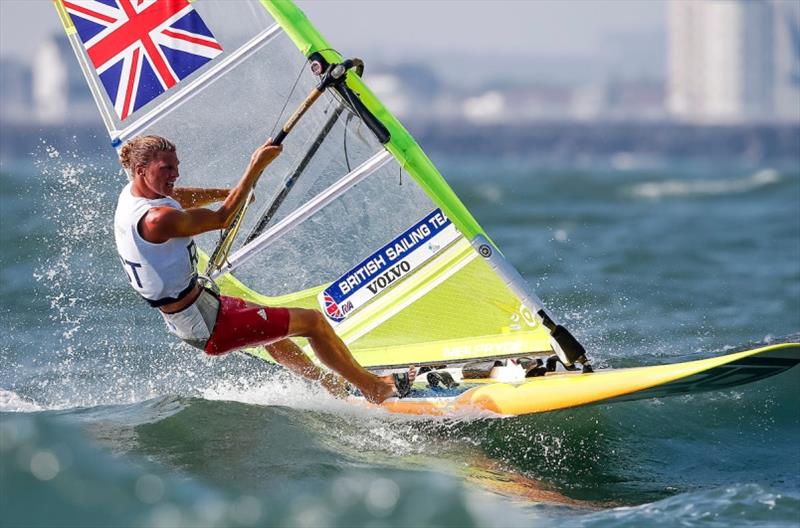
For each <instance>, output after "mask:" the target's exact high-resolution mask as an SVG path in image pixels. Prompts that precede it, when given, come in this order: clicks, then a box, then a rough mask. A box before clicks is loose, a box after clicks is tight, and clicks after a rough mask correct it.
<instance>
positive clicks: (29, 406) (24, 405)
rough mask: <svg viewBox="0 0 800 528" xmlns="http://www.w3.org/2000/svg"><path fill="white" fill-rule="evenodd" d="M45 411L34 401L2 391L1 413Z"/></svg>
mask: <svg viewBox="0 0 800 528" xmlns="http://www.w3.org/2000/svg"><path fill="white" fill-rule="evenodd" d="M42 410H44V409H43V408H42V407H40V406H39V405H37V404H36V403H34V402H33V401H31V400H29V399H27V398H23V397H22V396H20V395H19V394H17V393H15V392H12V391H8V390H4V389H0V412H36V411H42Z"/></svg>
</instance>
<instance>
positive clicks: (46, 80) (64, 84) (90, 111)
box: [32, 35, 98, 124]
mask: <svg viewBox="0 0 800 528" xmlns="http://www.w3.org/2000/svg"><path fill="white" fill-rule="evenodd" d="M32 74H33V105H34V113H35V117H36V119H37V120H38V121H39V122H41V123H48V124H58V123H63V122H66V121H67V120H69V122H70V123H73V124H74V123H86V122H94V121H97V119H98V115H97V109H96V107H95V105H94V102H93V100H92V95H91V92H90V91H89V88H88V87H87V86H86V80H85V79H84V77H83V74H82V73H81V69H80V67H79V66H78V62H77V61H76V60H75V56H74V54H73V51H72V48H71V47H70V44H69V41H68V40H67V38H66V37H65V36H63V35H54V36H52V37H50V38H49V39H46V40H44V41H43V42H42V43H41V44H40V45H39V48H38V49H37V50H36V54H35V55H34V58H33V65H32Z"/></svg>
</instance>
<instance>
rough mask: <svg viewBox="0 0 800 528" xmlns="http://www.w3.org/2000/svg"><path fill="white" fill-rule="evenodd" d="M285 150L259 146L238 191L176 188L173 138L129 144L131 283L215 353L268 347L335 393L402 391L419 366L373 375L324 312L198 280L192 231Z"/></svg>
mask: <svg viewBox="0 0 800 528" xmlns="http://www.w3.org/2000/svg"><path fill="white" fill-rule="evenodd" d="M281 150H282V147H280V146H273V145H271V144H270V141H267V142H266V143H264V144H263V145H261V146H260V147H258V148H257V149H256V150H255V152H253V155H252V156H251V158H250V163H249V164H248V166H247V169H246V170H245V172H244V174H243V175H242V177H241V179H240V180H239V182H238V183H237V184H236V186H235V187H233V188H232V189H199V188H180V187H175V181H176V180H177V179H178V176H179V171H178V165H179V160H178V157H177V155H176V152H175V146H174V145H173V144H172V143H171V142H170V141H168V140H167V139H165V138H162V137H159V136H142V137H137V138H134V139H131V140H130V141H128V142H127V143H125V144H124V145H123V147H122V149H121V151H120V161H121V162H122V166H123V167H125V169H126V171H127V172H128V175H129V177H130V179H131V182H130V183H129V184H128V185H126V186H125V188H124V189H123V190H122V193H121V194H120V197H119V201H118V203H117V210H116V213H115V216H114V235H115V239H116V243H117V250H118V252H119V254H120V259H121V261H122V264H123V267H124V268H125V271H126V273H127V275H128V279H129V280H130V283H131V285H132V286H133V288H134V289H135V290H136V291H137V292H138V293H139V294H140V295H141V296H142V297H144V299H145V300H146V301H147V302H148V303H149V304H150V305H151V306H153V307H157V308H158V309H159V310H160V311H161V314H162V316H163V317H164V320H165V322H166V324H167V327H168V329H169V330H170V331H171V332H172V333H173V334H175V335H177V336H178V337H179V338H181V339H182V340H183V341H185V342H187V343H189V344H191V345H193V346H195V347H197V348H200V349H201V350H203V351H205V352H206V353H207V354H212V355H218V354H224V353H226V352H230V351H233V350H237V349H240V348H245V347H252V346H264V347H265V348H266V350H267V351H268V352H269V354H270V355H271V356H272V357H273V358H274V359H275V360H276V361H277V362H278V363H280V364H282V365H284V366H285V367H287V368H288V369H289V370H291V371H292V372H294V373H296V374H298V375H301V376H303V377H305V378H308V379H311V380H314V381H318V382H319V383H320V384H321V385H322V386H323V387H325V388H326V389H327V390H328V391H329V392H331V393H332V394H334V395H336V396H344V395H345V394H346V390H345V386H346V384H345V382H344V380H347V381H349V382H350V383H352V384H353V385H355V386H356V387H358V388H359V389H360V390H361V392H362V393H363V394H364V396H365V397H366V398H367V399H368V400H369V401H371V402H374V403H380V402H382V401H383V400H385V399H387V398H389V397H392V396H403V395H404V394H406V393H407V392H408V389H409V387H410V383H411V382H413V380H414V377H415V376H416V369H414V368H413V367H412V368H410V369H409V371H408V373H407V374H406V373H403V374H401V375H393V376H383V377H381V376H376V375H374V374H372V373H370V372H369V371H367V370H366V369H364V368H363V367H362V366H360V365H359V364H358V363H357V362H356V361H355V359H354V358H353V356H352V354H351V353H350V351H349V350H348V348H347V346H346V345H345V344H344V342H343V341H342V340H341V339H340V338H339V336H337V335H336V332H335V331H334V330H333V328H332V327H331V326H330V324H328V322H327V321H326V319H325V317H324V316H323V315H322V314H321V313H320V312H319V311H318V310H310V309H303V308H274V307H268V306H261V305H257V304H253V303H250V302H246V301H244V300H242V299H239V298H234V297H227V296H225V295H220V294H219V293H218V292H216V291H215V290H214V289H213V287H212V286H213V283H209V282H205V281H203V280H198V275H197V271H196V266H197V250H196V246H195V243H194V240H193V239H192V237H193V236H195V235H199V234H201V233H205V232H207V231H214V230H217V229H224V228H225V227H227V226H228V225H230V223H231V222H232V221H233V218H234V216H235V215H236V212H237V211H238V210H239V208H240V207H241V206H242V204H243V203H244V202H245V201H246V200H247V199H248V195H249V190H250V189H251V188H252V186H253V185H254V183H255V181H256V180H257V179H258V177H259V176H260V174H261V172H262V171H263V170H264V169H265V168H266V167H267V166H268V165H269V164H270V163H271V162H272V160H274V159H275V158H276V157H277V156H278V155H279V154H280V152H281ZM216 202H222V205H221V206H220V207H219V208H218V209H216V210H213V209H209V208H207V207H205V206H207V205H210V204H212V203H216ZM290 337H304V338H306V339H308V341H309V343H310V344H311V347H312V348H313V349H314V352H315V354H316V356H317V357H318V358H319V359H320V361H322V363H323V364H324V365H325V366H327V367H328V368H330V369H331V370H332V371H333V372H335V373H336V374H338V375H336V374H334V373H331V372H325V371H323V370H322V369H320V368H319V367H317V366H316V365H315V364H314V363H313V362H312V361H311V360H310V359H309V358H308V356H307V355H306V354H305V353H304V352H303V351H302V349H301V348H300V347H299V346H297V345H296V344H295V343H294V342H293V341H292V340H291V339H289V338H290ZM342 378H344V379H342Z"/></svg>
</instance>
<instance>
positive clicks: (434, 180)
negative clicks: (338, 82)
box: [261, 0, 497, 249]
mask: <svg viewBox="0 0 800 528" xmlns="http://www.w3.org/2000/svg"><path fill="white" fill-rule="evenodd" d="M261 3H262V4H263V5H264V7H265V8H266V9H267V10H268V11H269V13H270V14H271V15H272V17H273V18H274V19H275V21H276V22H278V24H280V25H281V26H282V27H283V29H284V31H285V32H286V34H287V35H289V37H290V38H291V39H292V41H293V42H294V43H295V45H296V46H297V47H298V49H299V50H300V51H301V52H302V53H303V54H305V56H306V57H307V56H309V55H311V54H312V53H315V52H316V53H320V54H321V55H322V56H323V57H324V58H325V60H327V61H328V62H340V61H341V60H342V56H341V55H340V54H339V53H338V52H336V51H335V50H333V49H331V46H330V44H329V43H328V41H327V40H325V38H324V37H323V36H322V35H321V34H320V33H319V31H317V29H316V28H315V27H314V26H313V25H312V24H311V22H310V21H309V20H308V18H307V17H306V15H305V13H303V11H301V10H300V8H298V7H297V6H296V5H295V4H294V3H293V2H291V1H290V0H261ZM346 82H347V85H348V86H349V87H350V89H351V90H353V92H355V94H356V95H357V96H358V97H359V99H360V100H361V102H362V103H364V106H366V108H367V109H368V110H369V111H370V112H371V113H372V114H373V115H374V116H375V117H376V118H377V119H378V120H379V121H380V122H381V123H383V125H384V126H385V127H386V128H387V129H388V130H389V133H390V134H391V138H390V140H389V142H388V143H386V145H385V146H386V148H387V149H388V150H389V151H390V152H391V153H392V154H393V155H394V156H395V158H397V160H398V161H399V162H400V165H401V167H402V168H403V169H404V170H405V171H406V172H407V173H408V174H409V175H411V177H412V178H414V180H415V181H416V182H417V183H418V184H419V185H420V187H421V188H422V189H423V190H424V191H425V193H426V194H427V195H428V196H429V197H430V198H431V200H432V201H433V202H434V203H435V204H436V205H438V206H439V207H440V208H441V209H442V211H444V213H445V214H446V215H447V217H448V218H450V219H451V220H452V221H453V223H455V225H456V226H457V227H458V229H459V230H460V231H461V232H462V233H463V234H464V235H465V236H466V237H467V238H469V239H470V240H471V239H474V238H475V237H476V236H478V235H480V236H483V237H484V238H485V239H486V240H490V239H489V236H488V235H487V234H486V232H485V231H484V230H483V228H482V227H481V226H480V225H479V224H478V222H477V221H476V220H475V218H474V217H473V216H472V214H471V213H470V212H469V210H467V208H466V207H465V206H464V204H463V203H462V202H461V200H460V199H459V198H458V196H457V195H456V194H455V192H454V191H453V190H452V189H451V188H450V185H449V184H448V183H447V182H446V181H445V179H444V178H443V177H442V175H441V174H440V173H439V171H438V170H437V169H436V167H435V166H434V165H433V162H431V160H430V159H429V158H428V156H427V155H426V154H425V152H424V151H423V150H422V148H420V146H419V145H418V144H417V142H416V141H415V140H414V138H413V137H412V136H411V134H409V133H408V131H407V130H406V129H405V127H403V125H402V124H401V123H400V122H399V121H398V120H397V118H395V117H394V115H392V113H391V112H389V110H388V109H386V107H385V106H384V105H383V104H382V103H381V102H380V101H379V100H378V98H377V97H375V95H374V94H373V93H372V91H371V90H370V89H369V88H368V87H367V86H366V84H364V82H363V81H362V80H361V78H359V77H358V75H355V73H353V72H348V75H347V81H346ZM492 245H494V244H492ZM495 249H497V248H495Z"/></svg>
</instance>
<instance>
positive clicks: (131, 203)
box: [114, 183, 197, 306]
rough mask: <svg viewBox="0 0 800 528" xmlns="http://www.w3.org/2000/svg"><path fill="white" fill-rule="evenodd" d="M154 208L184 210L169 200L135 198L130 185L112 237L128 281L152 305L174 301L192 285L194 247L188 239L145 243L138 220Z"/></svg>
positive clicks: (122, 195)
mask: <svg viewBox="0 0 800 528" xmlns="http://www.w3.org/2000/svg"><path fill="white" fill-rule="evenodd" d="M153 207H174V208H175V209H180V210H183V208H182V207H181V205H180V204H179V203H178V202H177V201H175V200H174V199H172V198H169V197H164V198H158V199H155V200H151V199H148V198H142V197H139V196H134V195H133V193H131V184H130V183H129V184H128V185H126V186H125V188H124V189H122V193H120V195H119V201H118V202H117V211H116V213H115V214H114V238H115V240H116V242H117V252H118V253H119V257H120V260H121V261H122V267H123V268H124V269H125V273H126V274H127V275H128V280H129V281H130V283H131V286H133V289H134V290H136V291H137V292H138V293H139V294H140V295H141V296H142V297H144V298H145V300H146V301H147V302H148V303H150V305H151V306H161V305H164V304H167V303H170V302H174V301H176V300H178V299H179V298H180V297H182V296H183V295H184V294H185V293H188V291H189V290H190V289H191V287H192V286H194V283H195V281H196V278H197V248H196V246H195V244H194V240H192V238H191V237H186V238H171V239H169V240H167V241H166V242H162V243H160V244H154V243H153V242H148V241H147V240H145V239H144V238H142V235H141V234H140V233H139V229H138V225H139V220H141V218H142V217H143V216H144V215H145V213H147V211H149V210H150V209H152V208H153Z"/></svg>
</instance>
